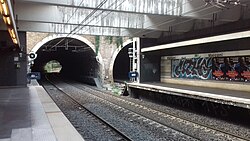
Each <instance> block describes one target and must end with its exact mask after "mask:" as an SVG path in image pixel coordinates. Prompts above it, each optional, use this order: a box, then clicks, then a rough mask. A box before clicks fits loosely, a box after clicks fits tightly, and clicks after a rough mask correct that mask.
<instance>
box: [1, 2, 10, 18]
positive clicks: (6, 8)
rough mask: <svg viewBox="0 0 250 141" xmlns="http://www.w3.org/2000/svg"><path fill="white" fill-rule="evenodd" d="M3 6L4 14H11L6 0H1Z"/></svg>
mask: <svg viewBox="0 0 250 141" xmlns="http://www.w3.org/2000/svg"><path fill="white" fill-rule="evenodd" d="M1 6H2V9H1V10H2V14H3V15H4V16H8V15H9V9H8V5H7V3H6V2H5V1H4V0H1Z"/></svg>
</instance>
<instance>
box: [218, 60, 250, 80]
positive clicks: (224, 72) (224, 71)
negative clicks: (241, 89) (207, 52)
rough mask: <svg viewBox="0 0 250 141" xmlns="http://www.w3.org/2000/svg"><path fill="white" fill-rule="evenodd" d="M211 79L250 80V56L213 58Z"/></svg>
mask: <svg viewBox="0 0 250 141" xmlns="http://www.w3.org/2000/svg"><path fill="white" fill-rule="evenodd" d="M213 79H215V80H230V81H250V56H240V57H217V58H213Z"/></svg>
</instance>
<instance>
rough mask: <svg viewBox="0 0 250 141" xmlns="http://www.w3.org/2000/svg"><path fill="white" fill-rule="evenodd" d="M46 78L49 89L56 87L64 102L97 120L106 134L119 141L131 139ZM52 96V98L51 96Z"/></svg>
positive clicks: (129, 140)
mask: <svg viewBox="0 0 250 141" xmlns="http://www.w3.org/2000/svg"><path fill="white" fill-rule="evenodd" d="M47 80H48V82H50V84H51V86H50V88H49V89H50V90H52V89H53V88H54V89H57V90H58V91H60V93H62V94H63V95H64V97H63V99H64V102H65V101H67V102H70V103H71V104H72V105H73V106H74V107H76V109H79V110H80V111H81V113H83V114H86V115H87V117H88V118H91V120H94V122H99V124H101V126H102V127H104V128H105V129H104V130H105V131H108V133H110V134H109V135H108V136H112V137H111V138H112V139H115V140H119V141H132V140H131V139H130V138H129V137H128V136H126V134H124V133H123V132H121V131H119V130H118V129H116V128H115V127H114V126H112V125H111V124H110V123H109V122H107V121H106V120H104V119H103V118H101V117H100V116H98V115H96V114H95V113H93V112H92V111H90V110H88V108H86V107H85V106H84V105H83V104H81V103H80V102H78V100H76V99H75V98H73V97H72V96H70V94H68V93H66V92H64V91H63V90H62V89H60V88H58V87H57V86H56V85H55V84H54V83H53V82H51V81H49V79H47ZM52 87H53V88H52ZM45 89H46V87H45ZM46 91H47V92H48V93H49V94H50V92H49V91H48V89H46ZM52 98H53V96H52ZM53 99H54V98H53ZM68 114H69V113H67V112H66V116H67V115H68ZM85 117H86V116H85ZM71 122H73V123H75V122H76V121H71ZM79 128H80V127H79V126H77V127H76V129H79ZM80 130H81V129H80ZM112 139H111V140H112ZM91 140H92V139H91ZM104 140H105V139H104ZM108 140H110V139H108Z"/></svg>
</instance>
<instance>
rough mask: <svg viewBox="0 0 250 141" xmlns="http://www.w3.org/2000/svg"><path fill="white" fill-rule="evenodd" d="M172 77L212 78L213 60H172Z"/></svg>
mask: <svg viewBox="0 0 250 141" xmlns="http://www.w3.org/2000/svg"><path fill="white" fill-rule="evenodd" d="M171 75H172V77H175V78H191V79H211V78H212V58H191V59H174V60H172V74H171Z"/></svg>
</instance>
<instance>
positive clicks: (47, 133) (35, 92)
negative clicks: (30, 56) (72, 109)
mask: <svg viewBox="0 0 250 141" xmlns="http://www.w3.org/2000/svg"><path fill="white" fill-rule="evenodd" d="M83 140H84V139H83V138H82V137H81V135H80V134H79V133H78V132H77V130H76V129H75V128H74V127H73V126H72V124H71V123H70V122H69V121H68V119H67V118H66V117H65V116H64V114H63V113H62V112H61V110H60V109H59V108H58V107H57V105H56V104H55V103H54V101H53V100H52V99H51V98H50V96H49V95H48V94H47V92H46V91H45V90H44V89H43V87H42V86H39V84H38V83H37V82H36V81H34V80H32V82H31V84H29V85H28V86H27V87H0V141H83Z"/></svg>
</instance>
